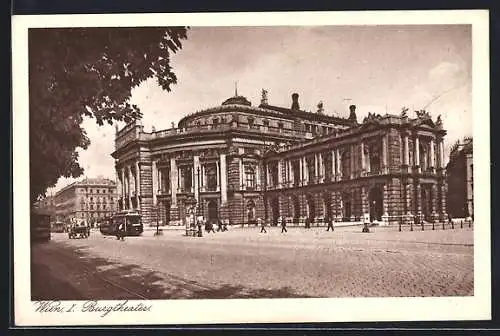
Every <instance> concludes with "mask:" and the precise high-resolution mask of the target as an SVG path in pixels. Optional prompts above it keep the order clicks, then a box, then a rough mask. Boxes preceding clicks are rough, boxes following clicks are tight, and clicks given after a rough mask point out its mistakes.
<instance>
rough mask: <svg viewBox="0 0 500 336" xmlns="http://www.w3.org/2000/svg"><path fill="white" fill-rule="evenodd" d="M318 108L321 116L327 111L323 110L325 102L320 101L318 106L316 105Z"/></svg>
mask: <svg viewBox="0 0 500 336" xmlns="http://www.w3.org/2000/svg"><path fill="white" fill-rule="evenodd" d="M316 106H317V107H318V113H319V114H323V112H324V111H325V109H324V108H323V101H321V100H320V101H319V103H318V105H316Z"/></svg>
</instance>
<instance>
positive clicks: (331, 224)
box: [326, 217, 335, 231]
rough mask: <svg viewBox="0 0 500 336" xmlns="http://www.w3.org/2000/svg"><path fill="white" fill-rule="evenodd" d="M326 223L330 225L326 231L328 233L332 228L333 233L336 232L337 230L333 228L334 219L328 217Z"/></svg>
mask: <svg viewBox="0 0 500 336" xmlns="http://www.w3.org/2000/svg"><path fill="white" fill-rule="evenodd" d="M326 222H327V223H328V228H327V229H326V231H330V228H331V229H332V231H335V229H334V228H333V219H331V218H329V217H327V218H326Z"/></svg>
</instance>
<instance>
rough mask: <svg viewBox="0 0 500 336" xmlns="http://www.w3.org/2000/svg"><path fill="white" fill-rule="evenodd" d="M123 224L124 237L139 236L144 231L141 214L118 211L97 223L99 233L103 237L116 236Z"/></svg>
mask: <svg viewBox="0 0 500 336" xmlns="http://www.w3.org/2000/svg"><path fill="white" fill-rule="evenodd" d="M120 224H123V225H124V227H125V232H124V235H125V236H140V235H142V233H143V231H144V227H143V224H142V218H141V214H139V213H138V212H137V211H128V210H124V211H119V212H116V213H114V214H113V215H112V216H110V217H106V218H103V219H102V220H101V221H100V222H99V231H101V234H103V235H105V236H116V235H117V233H118V227H119V226H120Z"/></svg>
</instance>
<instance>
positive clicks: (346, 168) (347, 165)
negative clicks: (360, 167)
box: [341, 149, 351, 179]
mask: <svg viewBox="0 0 500 336" xmlns="http://www.w3.org/2000/svg"><path fill="white" fill-rule="evenodd" d="M341 161H342V162H341V166H342V179H348V178H349V176H350V175H351V152H350V151H349V150H348V149H346V150H345V151H344V152H343V153H342V155H341Z"/></svg>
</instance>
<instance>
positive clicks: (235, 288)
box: [32, 227, 474, 300]
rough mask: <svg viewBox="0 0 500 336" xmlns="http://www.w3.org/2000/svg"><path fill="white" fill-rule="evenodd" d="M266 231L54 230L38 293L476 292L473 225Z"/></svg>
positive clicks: (38, 248) (42, 251)
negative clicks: (124, 233) (78, 233)
mask: <svg viewBox="0 0 500 336" xmlns="http://www.w3.org/2000/svg"><path fill="white" fill-rule="evenodd" d="M259 229H260V228H233V229H230V231H228V232H224V233H215V234H214V233H211V234H207V233H205V232H204V235H203V237H201V238H193V237H185V236H183V234H184V231H181V230H165V231H164V235H163V236H160V237H154V236H153V231H146V232H145V233H144V235H143V236H142V237H128V238H126V240H125V241H124V242H122V241H117V240H116V239H115V238H114V237H107V236H102V235H101V234H100V233H99V232H98V231H94V232H93V233H92V234H91V236H90V237H89V238H88V239H72V240H69V239H68V237H67V235H66V234H52V241H51V242H50V243H46V244H40V245H35V246H34V247H33V248H32V299H33V300H42V299H63V300H69V299H74V300H78V299H125V298H127V299H137V298H143V299H144V298H146V299H185V298H265V297H267V298H285V297H377V296H379V297H386V296H392V297H397V296H468V295H473V288H474V286H473V283H474V282H473V245H472V244H473V230H472V229H468V228H463V229H455V230H440V231H429V230H426V231H413V232H409V231H405V232H395V231H394V230H388V229H384V228H373V229H372V232H370V233H368V234H363V233H361V230H360V228H359V227H345V228H336V229H335V231H334V232H325V228H312V229H310V230H305V229H303V228H289V229H288V233H284V234H282V233H280V229H279V228H267V230H268V233H267V234H261V233H259Z"/></svg>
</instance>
